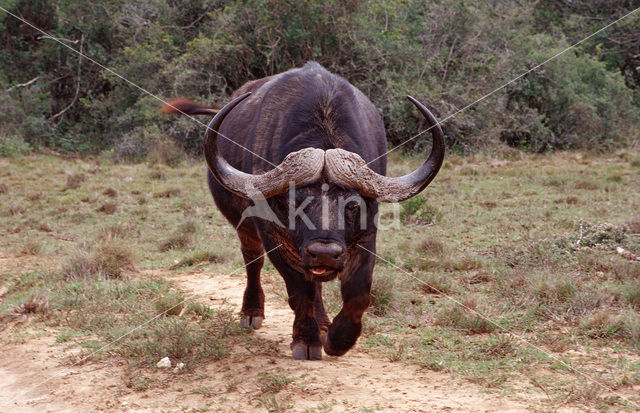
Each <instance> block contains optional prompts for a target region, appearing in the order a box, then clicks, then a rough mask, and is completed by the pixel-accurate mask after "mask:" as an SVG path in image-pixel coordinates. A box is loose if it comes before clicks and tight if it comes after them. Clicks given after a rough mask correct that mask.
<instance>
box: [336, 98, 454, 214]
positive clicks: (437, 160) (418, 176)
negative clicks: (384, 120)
mask: <svg viewBox="0 0 640 413" xmlns="http://www.w3.org/2000/svg"><path fill="white" fill-rule="evenodd" d="M407 98H408V99H409V100H410V101H411V102H412V103H413V104H414V105H416V107H417V108H418V110H420V112H421V113H422V115H423V116H424V117H425V118H427V120H428V122H429V128H430V129H431V134H432V136H433V145H432V147H431V154H430V155H429V158H428V159H427V160H426V161H425V163H424V164H422V166H420V167H419V168H418V169H416V170H415V171H413V172H411V173H410V174H407V175H404V176H399V177H396V178H392V177H387V176H384V175H380V174H378V173H376V172H374V171H373V170H371V169H370V168H369V167H368V166H367V163H366V162H365V161H364V159H362V158H361V157H360V155H358V154H356V153H353V152H349V151H345V150H344V149H330V150H328V151H327V152H326V154H325V163H326V166H325V167H326V170H327V174H328V176H329V179H331V180H332V181H333V182H336V183H339V184H342V185H344V186H349V187H351V188H354V189H356V190H358V191H359V192H360V193H361V194H362V195H363V196H365V197H369V198H374V199H377V200H378V201H381V202H400V201H404V200H406V199H409V198H411V197H412V196H415V195H417V194H419V193H420V192H421V191H422V190H423V189H424V188H426V187H427V185H429V183H430V182H431V181H432V180H433V178H435V176H436V174H437V173H438V170H440V166H442V160H443V159H444V134H443V133H442V128H440V124H439V123H438V121H437V120H436V118H435V117H434V116H433V115H432V114H431V112H429V110H428V109H427V108H426V107H424V105H423V104H422V103H420V102H418V101H417V100H415V99H414V98H412V97H411V96H407Z"/></svg>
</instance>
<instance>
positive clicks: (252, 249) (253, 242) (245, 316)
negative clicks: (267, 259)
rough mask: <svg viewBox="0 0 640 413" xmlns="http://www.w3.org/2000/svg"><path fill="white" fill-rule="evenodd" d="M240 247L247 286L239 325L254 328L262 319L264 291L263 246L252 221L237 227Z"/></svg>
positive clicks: (257, 326) (260, 324) (258, 325)
mask: <svg viewBox="0 0 640 413" xmlns="http://www.w3.org/2000/svg"><path fill="white" fill-rule="evenodd" d="M238 237H239V238H240V249H241V250H242V257H243V258H244V264H245V266H246V270H247V287H246V289H245V290H244V296H243V298H242V316H241V319H240V325H241V326H242V327H246V328H249V327H251V328H253V329H255V330H257V329H259V328H260V327H261V326H262V320H264V292H263V290H262V285H261V284H260V270H261V269H262V266H263V264H264V248H263V246H262V241H261V240H260V237H259V236H258V232H257V231H256V227H255V225H254V224H253V222H251V221H249V220H247V221H244V222H243V223H242V225H240V227H238Z"/></svg>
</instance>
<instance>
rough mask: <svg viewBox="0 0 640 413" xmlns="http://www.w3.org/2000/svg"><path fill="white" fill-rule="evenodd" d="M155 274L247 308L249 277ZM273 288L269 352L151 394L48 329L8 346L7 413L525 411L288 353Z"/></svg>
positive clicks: (387, 368) (386, 369)
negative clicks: (271, 386)
mask: <svg viewBox="0 0 640 413" xmlns="http://www.w3.org/2000/svg"><path fill="white" fill-rule="evenodd" d="M154 275H155V276H166V277H167V278H169V279H170V280H172V281H174V282H175V283H176V284H177V285H178V286H179V287H181V288H182V289H184V290H186V291H188V292H192V293H194V294H197V299H198V300H201V301H202V302H206V303H207V304H209V305H213V306H218V305H231V306H232V307H233V308H234V309H235V310H237V309H239V308H240V302H241V298H242V292H243V288H244V277H243V276H240V275H238V276H226V275H214V276H211V275H209V274H208V273H206V272H204V271H200V272H193V273H189V274H178V275H173V276H171V275H169V274H167V273H158V272H155V273H154ZM275 288H276V287H275V286H274V285H273V284H271V285H270V283H269V281H268V279H267V285H266V286H265V289H266V295H267V303H266V316H267V318H266V320H265V322H264V324H263V327H262V328H261V329H260V330H258V331H256V333H255V338H256V340H260V341H261V342H263V343H266V345H267V346H271V347H270V351H266V352H265V353H264V354H251V353H250V352H249V350H247V349H244V348H239V349H234V350H233V353H232V355H231V356H230V357H227V358H225V359H223V360H221V361H219V362H212V363H210V364H208V365H206V366H204V367H199V368H198V369H197V370H196V371H195V372H194V373H187V374H179V375H172V374H170V373H164V372H155V373H153V375H154V379H155V380H156V385H154V386H152V388H151V389H148V390H143V391H135V390H133V389H131V388H127V387H126V386H125V382H126V380H123V377H124V375H125V374H126V373H125V368H124V367H123V366H113V365H108V364H105V363H104V362H98V363H91V364H87V365H83V366H80V367H68V366H66V365H65V363H66V364H68V361H65V360H66V357H68V355H69V353H68V349H67V351H66V352H65V348H64V347H63V346H60V345H55V338H54V336H53V335H47V334H46V332H40V334H44V337H40V338H35V339H30V340H27V341H26V342H25V343H17V344H10V345H8V346H5V348H3V350H4V351H3V356H2V357H1V358H0V412H32V411H38V412H43V411H47V412H67V411H78V412H80V411H126V412H138V411H140V412H142V411H145V412H146V411H154V412H155V411H158V412H160V411H163V412H166V411H230V412H231V411H232V412H252V411H258V412H264V411H285V409H288V410H286V411H291V412H361V411H385V412H386V411H391V412H432V411H456V412H483V411H484V412H493V411H502V412H513V411H526V410H527V406H526V405H525V404H524V403H522V402H519V401H517V400H514V399H510V398H505V397H501V396H499V395H495V394H489V393H486V392H483V391H482V390H481V389H479V388H478V387H476V386H474V385H472V384H470V383H466V382H462V381H459V380H456V379H454V378H452V377H451V376H450V375H449V374H446V373H435V372H431V371H423V370H418V369H417V368H415V367H413V366H407V365H404V364H402V363H399V362H397V363H395V362H389V361H385V360H381V359H378V358H375V357H373V356H372V355H370V354H367V353H366V352H365V351H363V350H361V349H359V347H358V346H356V347H355V348H354V349H353V350H352V351H350V352H349V353H348V354H347V355H346V356H343V357H340V358H334V357H328V356H325V359H324V360H323V361H319V362H300V361H294V360H293V359H292V358H291V354H290V350H289V342H290V335H291V332H290V329H291V324H292V321H293V314H292V312H291V310H290V309H289V307H288V306H287V304H286V302H285V301H284V299H283V298H282V296H279V295H278V294H275V293H274V289H275ZM278 297H280V298H278ZM223 303H225V304H223ZM7 355H10V356H7ZM268 375H272V376H278V377H286V378H289V379H292V381H291V383H289V384H287V385H286V386H284V388H283V389H282V390H281V391H279V392H277V394H275V396H274V395H271V394H270V393H269V392H267V391H265V390H264V389H262V388H261V387H262V386H263V385H264V377H265V376H268ZM43 381H46V383H44V384H43V385H41V386H39V387H37V388H36V389H34V390H33V391H30V392H29V393H28V394H22V393H24V392H25V391H26V390H28V389H30V388H31V387H33V386H34V385H36V384H37V383H40V382H43ZM158 383H160V385H157V384H158ZM194 409H195V410H194ZM198 409H199V410H198ZM205 409H207V410H205Z"/></svg>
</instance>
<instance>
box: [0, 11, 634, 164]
mask: <svg viewBox="0 0 640 413" xmlns="http://www.w3.org/2000/svg"><path fill="white" fill-rule="evenodd" d="M637 3H638V1H631V0H625V1H622V2H620V1H613V0H597V1H594V2H570V1H564V0H539V1H535V2H533V1H532V2H512V1H503V0H487V1H485V2H475V1H467V0H440V1H422V0H321V1H314V0H297V1H294V0H242V1H240V0H236V1H232V0H205V1H199V0H185V1H173V0H150V1H147V2H133V1H130V0H96V1H93V2H84V1H80V0H65V1H61V0H0V5H2V7H4V8H6V9H8V10H9V11H11V12H12V13H14V14H16V15H18V16H20V17H22V18H23V19H25V20H26V21H27V22H29V23H31V24H33V25H34V26H37V27H39V28H41V29H42V30H44V31H45V32H46V33H47V34H48V35H50V36H52V37H55V38H57V39H59V41H56V40H54V39H52V37H50V36H48V35H45V34H43V33H41V32H39V31H37V30H35V29H33V28H32V27H31V26H30V25H29V24H26V23H24V22H22V21H20V20H18V19H16V18H14V17H12V16H9V15H7V14H6V13H4V12H2V11H0V41H2V44H3V47H2V48H1V49H0V57H1V59H0V154H7V153H11V152H19V151H24V150H28V148H35V149H39V148H45V147H49V148H54V149H56V150H61V151H76V152H82V153H95V152H99V151H105V150H106V151H111V152H112V153H113V156H114V157H115V158H117V159H119V160H122V161H135V160H137V159H141V158H142V157H144V156H146V154H147V153H148V151H149V150H150V149H151V148H153V146H154V145H155V144H156V143H157V142H158V141H160V140H162V139H167V138H169V139H173V140H174V141H176V142H179V143H180V144H181V145H182V146H183V147H184V148H185V149H187V150H189V151H192V152H194V153H196V152H199V150H200V145H201V141H202V136H203V132H204V126H203V124H202V122H205V121H206V119H202V120H201V123H198V122H194V121H193V120H192V119H188V118H169V117H163V116H161V115H159V114H158V112H157V108H158V106H159V104H160V102H159V100H158V99H157V98H156V97H158V98H161V99H170V98H173V97H178V96H184V97H190V98H193V99H197V100H201V101H204V102H218V103H225V102H226V101H227V100H228V97H229V95H230V94H231V93H232V91H233V90H234V89H236V88H237V87H239V86H241V85H242V84H243V83H245V82H246V81H249V80H252V79H256V78H260V77H263V76H267V75H271V74H274V73H278V72H281V71H284V70H287V69H289V68H292V67H296V66H301V65H302V64H304V63H305V62H306V61H309V60H316V61H318V62H319V63H321V64H322V65H324V66H325V67H327V69H329V70H330V71H333V72H336V73H338V74H340V75H342V76H344V77H345V78H346V79H348V80H349V81H351V82H352V83H353V84H355V85H356V86H357V87H359V88H360V89H361V90H362V91H363V92H364V93H365V94H367V95H368V96H369V97H370V98H371V99H372V101H373V102H374V104H375V105H376V106H377V107H378V109H379V110H380V111H381V113H382V114H383V117H384V120H385V125H386V127H387V135H388V138H389V141H390V143H391V145H395V144H400V143H402V142H404V141H405V140H406V139H408V138H409V137H412V136H414V135H415V134H417V133H418V132H420V131H421V130H423V129H424V128H425V125H424V123H423V120H422V117H421V116H419V115H418V113H416V111H415V109H414V108H412V107H411V105H410V104H409V103H408V102H406V99H405V98H404V96H405V95H407V94H410V95H412V96H414V97H416V98H418V99H419V100H421V101H423V102H425V103H426V104H427V105H428V106H429V107H430V108H431V109H432V110H433V112H434V113H435V114H436V116H437V117H438V118H440V119H446V121H445V122H444V123H443V128H444V129H445V134H446V136H447V139H448V140H449V142H448V143H449V145H450V146H451V147H453V148H455V149H457V150H461V151H473V150H476V149H477V148H481V147H487V146H494V145H500V144H502V143H501V142H505V143H507V144H509V145H513V146H517V147H523V148H526V149H529V150H534V151H546V150H552V149H558V148H591V149H597V150H603V149H608V148H611V147H614V146H620V145H625V144H629V143H630V142H631V141H633V140H634V139H637V136H638V135H639V133H638V132H639V129H638V128H639V126H638V125H639V120H638V118H639V115H638V113H639V110H638V106H639V104H640V97H639V96H640V92H639V91H638V90H639V89H638V86H639V84H640V72H639V71H640V69H639V68H640V61H638V59H639V58H638V56H639V55H640V51H639V50H638V49H639V48H640V43H639V42H638V39H640V29H639V27H640V24H638V23H640V16H639V15H640V13H637V14H635V15H633V16H630V17H629V18H627V19H625V20H624V21H622V22H620V23H619V24H617V25H615V26H612V27H611V28H610V29H608V30H606V31H603V32H601V33H599V34H598V35H596V36H594V37H593V38H591V39H590V40H589V41H587V42H585V43H584V44H583V45H581V46H580V47H578V48H576V49H572V50H570V51H568V52H566V53H563V54H562V55H560V56H559V57H557V58H556V59H553V60H552V61H550V62H549V63H547V64H545V65H544V66H542V67H540V68H539V69H537V70H534V71H532V72H531V73H529V74H528V75H526V76H524V77H522V78H520V79H518V80H517V81H515V82H512V83H509V85H508V86H507V87H506V88H505V89H501V90H498V91H496V92H495V93H493V94H490V96H485V95H487V94H489V93H491V92H492V91H494V89H496V88H498V87H500V86H502V85H504V84H506V83H507V82H509V81H511V80H512V79H513V78H514V77H516V76H518V75H520V74H522V73H523V72H525V71H527V70H529V69H531V68H533V67H535V66H536V65H538V64H539V63H541V62H543V61H545V60H546V59H548V58H549V57H551V56H553V55H554V54H556V53H558V52H560V51H562V50H563V49H565V48H566V47H568V46H569V45H571V44H573V43H574V42H576V41H578V40H581V39H582V38H584V37H585V36H587V35H589V34H591V33H593V32H594V31H596V30H597V29H599V28H600V27H602V26H604V25H605V24H608V23H609V22H611V21H613V20H615V19H616V18H619V17H621V16H623V15H624V14H625V13H628V12H629V11H631V10H632V9H633V8H635V7H638V4H637ZM61 43H63V44H64V45H63V44H61ZM65 45H66V46H68V47H66V46H65ZM69 47H71V48H73V49H76V50H82V52H83V53H85V54H86V55H87V56H88V57H89V58H90V59H91V60H89V58H83V57H80V56H79V55H78V54H77V53H75V52H74V51H72V50H71V49H70V48H69ZM96 62H98V63H100V65H99V64H96ZM107 68H108V69H107ZM109 69H110V70H109ZM112 71H113V72H115V73H117V74H118V75H115V74H114V73H113V72H112ZM120 76H121V77H120ZM124 79H126V80H124ZM150 93H151V94H153V95H155V97H154V96H151V95H150ZM476 100H478V103H477V104H474V105H472V106H470V107H468V108H466V109H465V110H463V111H461V109H463V108H465V107H466V106H467V105H469V104H470V103H472V102H475V101H476ZM452 115H453V116H452ZM428 142H429V139H428V138H427V137H426V136H424V135H423V136H420V137H418V138H416V139H413V140H411V141H410V142H409V143H408V144H406V145H404V146H405V147H406V148H407V149H414V150H424V149H425V148H424V147H425V146H428Z"/></svg>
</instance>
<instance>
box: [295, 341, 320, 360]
mask: <svg viewBox="0 0 640 413" xmlns="http://www.w3.org/2000/svg"><path fill="white" fill-rule="evenodd" d="M291 351H292V352H293V359H294V360H322V345H321V344H320V343H317V344H305V343H304V342H302V341H295V342H293V343H292V344H291Z"/></svg>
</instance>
